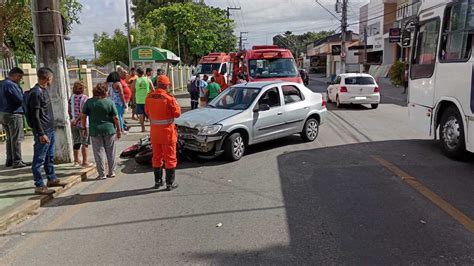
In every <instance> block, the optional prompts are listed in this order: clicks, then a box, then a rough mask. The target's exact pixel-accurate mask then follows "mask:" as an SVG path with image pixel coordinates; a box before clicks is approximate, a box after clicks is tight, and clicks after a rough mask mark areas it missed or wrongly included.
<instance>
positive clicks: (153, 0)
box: [132, 0, 192, 21]
mask: <svg viewBox="0 0 474 266" xmlns="http://www.w3.org/2000/svg"><path fill="white" fill-rule="evenodd" d="M189 2H192V0H132V4H133V6H132V12H133V18H134V19H135V20H136V21H140V20H142V19H145V17H146V16H147V15H148V14H149V13H150V12H152V11H153V10H155V9H158V8H162V7H165V6H167V5H170V4H175V3H189Z"/></svg>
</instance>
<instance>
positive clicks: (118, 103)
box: [107, 71, 127, 132]
mask: <svg viewBox="0 0 474 266" xmlns="http://www.w3.org/2000/svg"><path fill="white" fill-rule="evenodd" d="M107 87H108V94H109V97H110V99H111V100H112V102H114V103H115V108H116V109H117V113H118V117H119V121H120V129H121V130H122V132H123V131H124V130H125V124H124V122H123V115H124V113H125V110H126V109H127V101H126V100H125V93H124V91H123V87H122V83H121V82H120V74H119V73H118V72H116V71H114V72H112V73H110V74H109V76H108V77H107Z"/></svg>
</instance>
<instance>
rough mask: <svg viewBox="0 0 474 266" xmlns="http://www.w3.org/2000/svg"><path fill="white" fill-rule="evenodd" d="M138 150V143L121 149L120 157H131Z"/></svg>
mask: <svg viewBox="0 0 474 266" xmlns="http://www.w3.org/2000/svg"><path fill="white" fill-rule="evenodd" d="M138 152H140V144H135V145H133V146H130V147H128V148H126V149H125V150H123V151H122V153H120V158H133V157H135V155H137V153H138Z"/></svg>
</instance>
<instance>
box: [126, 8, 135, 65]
mask: <svg viewBox="0 0 474 266" xmlns="http://www.w3.org/2000/svg"><path fill="white" fill-rule="evenodd" d="M128 1H129V0H125V9H126V13H127V40H128V66H129V68H130V69H131V68H132V67H133V66H132V35H131V33H130V3H129V2H128Z"/></svg>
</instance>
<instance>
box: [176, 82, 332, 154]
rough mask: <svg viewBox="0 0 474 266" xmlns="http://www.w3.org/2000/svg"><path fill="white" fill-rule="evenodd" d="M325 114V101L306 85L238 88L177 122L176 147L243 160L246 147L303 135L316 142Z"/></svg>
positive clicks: (265, 84)
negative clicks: (294, 135)
mask: <svg viewBox="0 0 474 266" xmlns="http://www.w3.org/2000/svg"><path fill="white" fill-rule="evenodd" d="M326 115H327V109H326V102H325V101H324V99H323V97H322V95H321V94H319V93H313V92H312V91H311V90H309V89H308V88H306V87H305V86H304V85H302V84H298V83H293V82H282V81H274V82H253V83H246V84H238V85H234V86H232V87H230V88H228V89H226V90H225V91H224V92H222V93H221V94H219V95H218V96H217V97H216V98H215V99H214V100H212V101H211V102H210V103H209V105H208V106H207V107H205V108H200V109H196V110H193V111H190V112H186V113H184V114H183V115H182V116H181V117H180V118H178V119H177V120H176V121H175V122H176V125H177V126H178V135H179V141H178V146H179V148H180V149H181V150H182V151H183V150H184V151H185V150H192V151H195V152H198V153H199V154H200V155H201V157H204V158H213V157H216V156H218V155H220V154H222V153H224V155H225V156H226V158H227V159H228V160H230V161H237V160H239V159H240V158H241V157H242V156H243V155H244V153H245V149H246V147H247V146H248V145H252V144H256V143H261V142H264V141H269V140H273V139H277V138H282V137H286V136H290V135H293V134H300V135H301V138H302V139H303V141H308V142H310V141H314V140H315V139H316V137H317V136H318V133H319V126H320V125H321V124H322V123H323V122H324V121H325V119H326Z"/></svg>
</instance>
